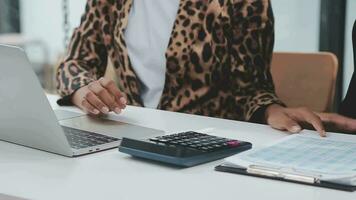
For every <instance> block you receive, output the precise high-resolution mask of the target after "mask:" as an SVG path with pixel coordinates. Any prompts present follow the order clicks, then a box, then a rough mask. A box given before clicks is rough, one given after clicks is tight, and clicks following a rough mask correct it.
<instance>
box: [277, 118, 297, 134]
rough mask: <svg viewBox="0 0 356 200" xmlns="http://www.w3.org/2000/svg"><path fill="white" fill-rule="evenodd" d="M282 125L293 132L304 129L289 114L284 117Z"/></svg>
mask: <svg viewBox="0 0 356 200" xmlns="http://www.w3.org/2000/svg"><path fill="white" fill-rule="evenodd" d="M281 126H282V127H283V128H284V129H285V130H287V131H288V132H291V133H299V132H300V131H301V130H302V127H300V125H299V124H298V123H297V122H296V121H295V120H293V119H292V118H290V117H289V116H286V117H285V118H284V119H283V121H282V124H281Z"/></svg>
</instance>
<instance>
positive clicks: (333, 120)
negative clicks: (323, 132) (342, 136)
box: [316, 113, 356, 133]
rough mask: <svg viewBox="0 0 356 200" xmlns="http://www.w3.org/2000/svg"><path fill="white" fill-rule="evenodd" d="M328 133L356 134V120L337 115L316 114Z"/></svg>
mask: <svg viewBox="0 0 356 200" xmlns="http://www.w3.org/2000/svg"><path fill="white" fill-rule="evenodd" d="M316 114H317V115H318V116H319V117H320V119H321V120H322V121H323V123H324V124H325V126H326V129H327V130H328V131H332V132H345V133H356V119H351V118H348V117H345V116H342V115H339V114H336V113H316Z"/></svg>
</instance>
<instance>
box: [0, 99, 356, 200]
mask: <svg viewBox="0 0 356 200" xmlns="http://www.w3.org/2000/svg"><path fill="white" fill-rule="evenodd" d="M48 98H49V100H50V103H51V105H52V107H53V108H58V106H57V105H56V104H55V100H56V96H52V95H48ZM61 109H69V110H73V109H74V110H76V109H75V108H70V107H67V108H61ZM111 117H112V118H113V119H117V120H121V121H125V122H129V123H134V124H137V125H141V126H146V127H151V128H156V129H163V130H165V131H167V132H177V131H183V130H200V129H206V128H213V129H214V130H213V132H214V134H217V135H221V136H225V137H231V138H236V139H241V140H247V141H250V142H252V143H253V145H254V147H259V146H261V145H264V144H265V143H270V142H273V141H275V140H278V139H280V138H282V137H284V136H286V133H283V132H279V131H276V130H273V129H271V128H270V127H268V126H264V125H256V124H251V123H245V122H237V121H231V120H222V119H215V118H209V117H202V116H194V115H187V114H180V113H172V112H167V111H159V110H153V109H147V108H139V107H132V106H128V107H127V109H126V110H125V111H124V113H123V114H121V115H112V116H111ZM219 163H221V160H220V161H216V162H212V163H208V164H204V165H200V166H196V167H192V168H188V169H177V168H173V167H168V166H165V165H159V164H157V163H151V162H143V161H142V160H138V159H134V158H132V157H130V156H127V155H125V154H122V153H118V151H117V149H114V150H109V151H104V152H100V153H95V154H92V155H87V156H83V157H79V158H66V157H63V156H59V155H54V154H50V153H46V152H42V151H38V150H34V149H29V148H24V147H20V146H17V145H14V144H10V143H6V142H0V180H1V181H0V193H4V194H7V195H14V196H19V197H23V198H30V199H60V200H63V199H120V200H125V199H140V200H141V199H164V200H166V199H170V200H175V199H180V200H181V199H204V200H209V199H214V200H215V199H236V198H241V199H274V200H278V199H283V200H284V199H288V200H293V199H295V200H300V199H320V200H329V199H330V200H334V199H338V200H343V199H356V192H354V193H349V192H343V191H336V190H329V189H324V188H317V187H311V186H304V185H299V184H292V183H285V182H280V181H273V180H267V179H261V178H253V177H247V176H240V175H234V174H227V173H220V172H216V171H214V166H216V165H218V164H219Z"/></svg>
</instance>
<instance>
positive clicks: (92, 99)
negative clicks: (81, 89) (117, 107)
mask: <svg viewBox="0 0 356 200" xmlns="http://www.w3.org/2000/svg"><path fill="white" fill-rule="evenodd" d="M85 100H87V101H88V102H89V103H90V104H91V105H93V106H94V107H95V108H96V109H98V110H100V111H101V112H102V113H105V114H107V113H108V112H109V108H108V107H107V106H106V105H105V104H104V103H103V102H102V101H101V100H100V99H99V98H98V97H97V96H96V95H95V94H94V93H93V92H88V93H87V94H86V95H85Z"/></svg>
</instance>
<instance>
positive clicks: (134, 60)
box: [124, 0, 180, 108]
mask: <svg viewBox="0 0 356 200" xmlns="http://www.w3.org/2000/svg"><path fill="white" fill-rule="evenodd" d="M179 2H180V0H133V4H132V6H131V11H130V15H129V19H128V24H127V27H126V31H125V34H124V36H125V41H126V45H127V50H128V54H129V57H130V61H131V64H132V67H133V69H134V70H135V72H136V74H137V76H138V78H139V79H140V81H141V83H142V89H143V90H142V92H141V98H142V101H143V103H144V106H145V107H150V108H157V106H158V104H159V101H160V98H161V95H162V92H163V88H164V82H165V73H166V57H165V52H166V50H167V46H168V42H169V39H170V35H171V32H172V28H173V24H174V21H175V19H176V15H177V11H178V8H179Z"/></svg>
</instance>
